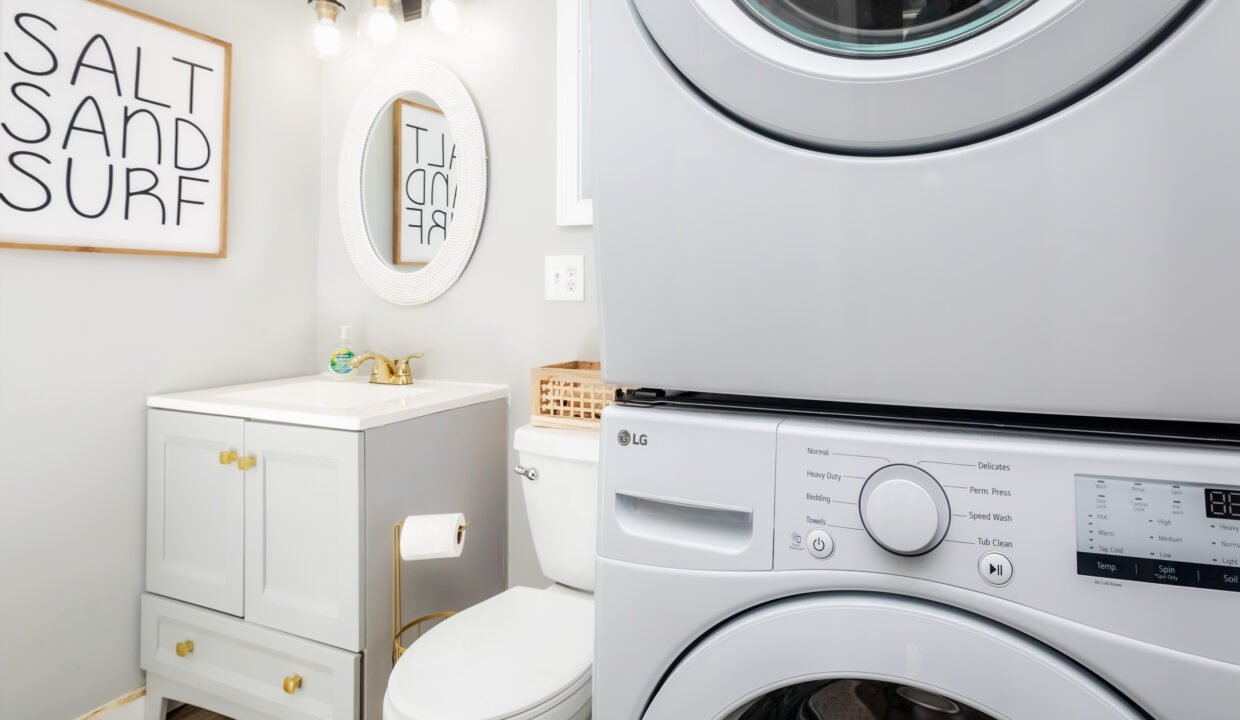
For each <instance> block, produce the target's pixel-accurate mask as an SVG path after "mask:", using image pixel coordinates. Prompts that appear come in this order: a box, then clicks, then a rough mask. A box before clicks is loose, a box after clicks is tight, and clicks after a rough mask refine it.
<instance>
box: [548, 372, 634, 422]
mask: <svg viewBox="0 0 1240 720" xmlns="http://www.w3.org/2000/svg"><path fill="white" fill-rule="evenodd" d="M531 385H532V386H531V388H530V414H531V421H532V422H533V423H534V425H535V426H537V427H550V428H570V429H575V430H594V429H597V428H598V426H599V421H600V420H601V419H602V417H603V408H605V407H607V406H608V405H610V404H611V402H612V401H613V400H615V399H616V390H617V389H619V388H617V387H616V386H614V385H607V384H605V383H604V382H603V376H602V373H601V372H600V370H599V363H596V362H589V361H586V360H574V361H573V362H566V363H557V364H555V365H545V366H543V367H537V368H534V371H533V373H532V383H531Z"/></svg>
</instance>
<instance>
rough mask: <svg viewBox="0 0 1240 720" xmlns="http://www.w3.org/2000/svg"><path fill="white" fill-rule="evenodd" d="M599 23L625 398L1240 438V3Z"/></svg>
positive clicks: (599, 9)
mask: <svg viewBox="0 0 1240 720" xmlns="http://www.w3.org/2000/svg"><path fill="white" fill-rule="evenodd" d="M590 5H591V26H590V33H591V36H590V40H591V57H592V60H591V71H592V75H591V83H592V90H591V92H592V97H593V101H592V106H591V112H592V122H593V128H594V135H595V141H596V142H595V153H596V168H597V179H596V229H597V236H598V242H599V257H600V261H599V268H600V274H601V296H602V300H603V302H602V306H603V310H602V345H603V368H604V372H605V374H606V377H607V379H608V380H609V381H611V382H614V383H618V384H623V385H637V386H646V387H652V388H662V389H666V390H695V391H704V392H710V393H724V394H734V395H743V396H758V397H786V398H801V399H807V400H815V401H845V402H861V403H877V404H888V405H896V406H924V407H950V408H965V409H980V410H1003V411H1021V412H1037V413H1054V414H1076V415H1087V416H1112V417H1135V418H1155V419H1174V420H1198V421H1223V422H1229V423H1234V422H1240V383H1238V382H1235V381H1234V379H1235V373H1236V368H1237V367H1240V331H1237V324H1236V322H1235V318H1236V316H1237V313H1238V311H1240V282H1238V281H1237V274H1238V272H1240V242H1237V241H1236V238H1237V231H1238V230H1240V221H1238V220H1237V217H1240V216H1238V215H1237V214H1236V213H1235V211H1234V205H1235V200H1234V194H1235V192H1234V188H1235V183H1234V175H1235V170H1234V169H1235V167H1236V166H1237V164H1238V162H1240V134H1237V133H1236V132H1235V118H1236V117H1240V84H1237V83H1235V82H1234V81H1233V79H1232V78H1233V77H1234V75H1235V73H1236V70H1237V69H1238V68H1240V44H1237V42H1236V39H1235V37H1234V36H1233V35H1232V32H1233V30H1234V29H1235V28H1236V27H1238V26H1240V3H1237V2H1231V1H1229V0H1205V1H1202V2H1194V1H1190V0H1140V1H1139V2H1134V1H1133V0H950V1H949V0H596V1H595V2H592V3H590Z"/></svg>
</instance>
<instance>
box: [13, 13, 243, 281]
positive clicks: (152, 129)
mask: <svg viewBox="0 0 1240 720" xmlns="http://www.w3.org/2000/svg"><path fill="white" fill-rule="evenodd" d="M139 38H140V41H139ZM231 60H232V48H231V45H229V43H227V42H224V41H222V40H218V39H216V38H213V37H209V36H207V35H204V34H202V33H199V32H195V31H193V30H190V29H187V28H184V27H180V26H178V25H174V24H172V23H170V22H167V21H164V20H160V19H158V18H155V17H151V16H149V15H145V14H142V13H139V12H136V11H134V10H130V9H128V8H125V7H122V6H120V5H117V4H115V3H111V2H106V1H105V0H0V247H11V248H13V247H15V248H28V249H40V250H71V251H81V252H103V253H140V254H155V255H185V256H197V257H214V258H222V257H224V256H225V254H226V249H227V238H228V152H229V146H228V145H229V101H230V92H231V72H232V68H231Z"/></svg>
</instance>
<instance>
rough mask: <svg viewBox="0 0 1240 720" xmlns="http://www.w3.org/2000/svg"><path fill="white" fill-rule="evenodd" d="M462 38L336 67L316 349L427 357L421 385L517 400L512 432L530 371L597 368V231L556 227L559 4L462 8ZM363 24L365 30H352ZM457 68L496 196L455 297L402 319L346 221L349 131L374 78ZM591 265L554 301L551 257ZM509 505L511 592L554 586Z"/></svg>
mask: <svg viewBox="0 0 1240 720" xmlns="http://www.w3.org/2000/svg"><path fill="white" fill-rule="evenodd" d="M459 4H460V5H461V9H462V15H463V18H464V21H465V27H464V28H463V29H462V31H461V32H460V33H459V34H458V35H456V36H454V37H451V38H444V37H442V36H440V35H439V34H438V33H436V32H435V31H434V30H433V29H431V28H430V27H428V26H427V25H426V24H425V23H421V22H419V23H412V24H409V25H406V26H405V27H404V29H403V30H402V34H401V37H400V39H399V40H398V41H397V43H395V44H394V47H390V48H387V49H384V50H382V51H376V50H374V49H372V48H370V47H367V46H366V45H365V43H362V42H357V41H353V42H352V43H351V44H350V46H349V49H348V50H347V51H346V53H345V54H343V55H342V56H340V57H338V58H336V59H334V60H333V61H331V62H330V63H327V64H325V66H324V75H323V105H322V122H323V128H322V131H323V134H322V152H323V156H322V170H323V176H322V177H323V182H322V188H321V195H320V208H321V209H320V220H321V222H320V228H319V230H320V236H319V238H320V242H319V271H318V272H319V283H318V293H319V302H318V307H319V314H318V325H317V331H318V336H317V337H318V350H319V351H320V352H319V354H321V355H322V356H323V357H324V358H326V357H327V355H328V353H329V352H330V351H331V346H332V341H333V340H335V338H336V337H337V330H336V327H335V326H337V325H353V326H355V328H356V330H355V332H357V333H358V342H357V343H356V345H357V349H359V350H361V349H372V348H373V349H375V350H378V351H380V352H384V353H388V354H392V353H405V352H411V351H424V352H426V353H427V357H426V359H425V360H423V361H421V362H420V364H418V365H417V366H416V370H415V372H417V373H419V374H420V375H422V376H428V377H434V378H442V379H451V380H472V381H482V382H497V383H503V384H506V385H508V386H510V387H511V388H512V397H511V404H510V408H509V415H510V420H509V424H510V427H509V434H510V435H511V431H512V430H514V429H515V428H516V427H518V426H520V425H523V424H525V423H527V422H528V421H529V372H530V369H531V368H532V367H534V366H536V365H541V364H545V363H549V362H558V361H563V360H573V359H596V358H597V357H598V338H597V334H598V330H597V316H596V312H597V309H596V306H595V302H594V301H595V291H596V289H597V288H596V285H595V284H594V283H593V282H592V281H593V278H594V258H593V247H592V245H593V243H592V242H591V235H590V231H589V229H588V228H558V227H557V226H556V224H555V137H556V129H555V3H554V2H551V0H539V1H538V2H513V1H512V0H462V2H460V3H459ZM355 20H356V18H354V21H355ZM410 57H428V58H433V59H435V60H438V61H440V62H442V63H444V64H445V65H447V66H448V67H449V68H451V69H452V70H453V71H454V72H456V74H457V75H458V76H460V78H461V80H462V81H463V82H464V83H465V85H466V87H467V88H469V91H470V93H471V94H472V95H473V98H474V102H475V103H476V104H477V106H478V111H479V113H480V115H481V116H482V122H483V125H484V127H485V129H486V136H487V143H488V154H489V156H490V177H489V181H490V194H489V200H488V203H487V212H486V220H485V223H484V226H483V229H482V236H481V238H480V240H479V243H478V249H477V251H476V253H475V254H474V258H473V260H472V261H471V262H470V264H469V267H468V268H467V269H466V270H465V274H464V275H463V276H462V277H461V280H460V282H459V283H457V284H456V285H455V286H454V287H453V288H452V289H451V290H449V291H448V292H447V294H445V295H444V296H442V297H441V298H439V299H438V300H435V301H434V302H432V303H429V304H427V305H423V306H420V307H396V306H394V305H390V304H388V303H386V302H384V301H382V300H380V299H378V298H377V297H375V296H374V295H372V294H371V293H370V291H368V290H367V289H366V287H365V286H364V285H363V284H362V281H361V279H360V278H358V276H357V274H356V273H355V272H354V270H353V267H352V265H351V264H350V262H349V259H348V257H347V255H346V254H345V249H344V245H343V242H342V240H341V236H340V225H339V219H338V216H337V212H336V175H337V167H338V163H337V154H338V152H339V143H340V137H341V132H342V128H343V125H344V122H345V120H346V119H347V116H348V113H349V111H350V110H351V108H352V105H353V101H354V99H355V98H356V96H357V94H358V93H359V92H360V90H361V89H362V88H363V87H365V84H366V81H367V78H369V77H372V76H374V75H375V74H376V73H380V72H382V71H383V68H384V67H385V66H386V65H388V64H390V63H392V62H396V61H399V60H401V59H404V58H410ZM554 254H582V255H585V256H586V274H587V277H589V278H590V281H588V282H587V284H586V302H584V303H548V302H545V301H544V300H543V299H542V298H543V295H542V293H543V285H542V283H543V256H544V255H554ZM495 483H496V485H497V487H504V486H506V487H507V490H508V493H509V500H510V502H509V506H508V507H509V511H508V512H509V523H508V526H509V563H510V565H509V580H510V581H511V582H513V583H521V584H535V585H537V584H539V583H541V582H544V579H543V578H542V575H541V573H540V572H539V570H538V564H537V560H536V558H535V557H534V552H533V546H532V544H531V541H530V534H529V526H528V524H527V522H526V519H525V506H524V502H523V498H522V497H521V491H520V485H519V484H518V483H517V482H516V481H515V479H514V478H513V477H512V476H511V475H510V476H509V477H508V478H495Z"/></svg>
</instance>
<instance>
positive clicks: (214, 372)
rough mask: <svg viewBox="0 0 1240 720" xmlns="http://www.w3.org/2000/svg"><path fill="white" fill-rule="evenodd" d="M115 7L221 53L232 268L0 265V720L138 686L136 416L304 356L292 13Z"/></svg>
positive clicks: (311, 118)
mask: <svg viewBox="0 0 1240 720" xmlns="http://www.w3.org/2000/svg"><path fill="white" fill-rule="evenodd" d="M124 2H125V4H126V5H128V6H131V7H134V8H136V9H138V10H142V11H145V12H150V13H153V14H157V15H159V16H161V17H163V18H166V19H168V20H171V21H173V22H176V23H180V24H183V25H187V26H189V27H191V28H194V29H196V30H200V31H203V32H206V33H208V34H211V35H214V36H216V37H220V38H222V39H225V40H228V41H231V42H232V43H233V63H234V64H233V96H232V97H233V118H232V119H233V132H232V155H231V158H232V172H231V193H230V209H229V216H230V217H229V226H230V232H229V256H228V258H227V259H225V260H203V259H184V258H155V257H139V256H121V255H90V254H85V253H55V252H34V251H22V250H7V249H4V250H0V358H3V363H0V718H6V719H9V718H11V719H13V720H44V719H47V720H67V719H68V718H73V717H77V716H78V715H80V714H81V713H83V712H85V711H87V710H89V709H91V708H94V707H96V706H98V705H100V704H102V703H104V702H107V701H108V700H111V699H112V698H115V697H118V696H120V695H122V694H124V693H125V692H127V691H129V690H132V689H134V688H136V687H139V686H141V685H142V683H143V677H142V673H141V671H140V670H139V669H138V597H139V594H140V593H141V591H142V588H143V576H144V560H143V557H144V546H143V540H144V536H145V523H144V515H145V508H146V498H145V474H144V473H145V470H144V465H145V449H144V448H145V444H146V437H145V419H144V413H143V400H144V398H145V397H146V396H147V395H148V394H151V393H157V392H165V391H170V390H179V389H188V388H193V387H200V386H206V385H213V384H224V383H231V382H240V381H246V380H256V379H261V378H265V377H275V376H284V375H288V374H290V373H298V372H306V371H309V370H310V369H311V368H312V367H313V366H314V358H316V357H317V355H318V353H317V352H316V351H317V347H316V344H315V340H314V328H315V327H316V325H315V319H314V316H315V309H314V303H315V290H314V285H315V273H316V245H317V241H318V236H317V232H318V230H317V228H318V221H319V217H318V213H317V210H316V206H315V204H316V201H317V200H318V198H319V194H320V187H319V174H318V170H319V168H318V161H319V155H320V135H319V118H318V113H319V108H320V102H319V87H320V86H319V79H320V75H319V68H318V67H317V63H316V62H315V61H313V60H312V59H310V58H309V57H308V56H307V54H306V50H305V47H304V45H303V40H304V37H303V33H304V31H305V29H306V26H307V24H308V13H309V11H308V10H307V9H306V7H305V3H304V2H297V1H295V0H281V1H279V2H276V1H275V0H262V2H255V1H254V0H213V1H212V2H202V1H201V0H124ZM0 233H2V231H0Z"/></svg>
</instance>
